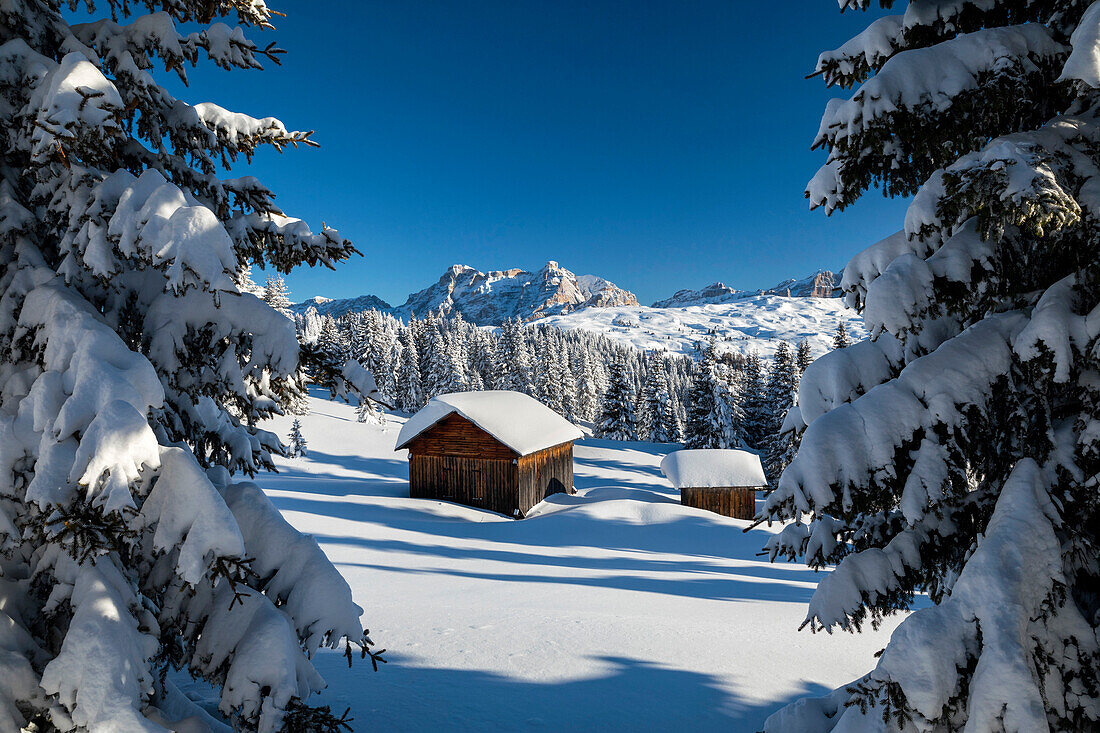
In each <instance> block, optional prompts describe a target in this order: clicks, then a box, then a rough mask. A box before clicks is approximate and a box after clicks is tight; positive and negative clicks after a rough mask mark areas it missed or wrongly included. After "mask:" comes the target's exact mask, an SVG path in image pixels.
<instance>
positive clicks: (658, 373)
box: [642, 353, 683, 443]
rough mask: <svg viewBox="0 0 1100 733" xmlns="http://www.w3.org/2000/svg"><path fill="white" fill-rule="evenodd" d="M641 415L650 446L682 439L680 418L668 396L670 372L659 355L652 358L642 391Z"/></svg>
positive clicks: (646, 438) (645, 436)
mask: <svg viewBox="0 0 1100 733" xmlns="http://www.w3.org/2000/svg"><path fill="white" fill-rule="evenodd" d="M642 414H643V420H642V422H643V424H644V428H645V429H644V433H643V436H644V438H645V440H648V441H649V442H651V443H676V442H678V441H679V440H680V438H681V437H683V426H682V425H681V424H680V416H679V415H677V414H676V407H675V405H674V404H673V403H672V395H671V394H669V387H668V371H667V366H666V364H665V359H664V357H663V356H661V355H660V354H656V353H655V354H653V355H652V356H651V357H650V364H649V370H648V373H647V374H646V381H645V385H644V386H643V388H642Z"/></svg>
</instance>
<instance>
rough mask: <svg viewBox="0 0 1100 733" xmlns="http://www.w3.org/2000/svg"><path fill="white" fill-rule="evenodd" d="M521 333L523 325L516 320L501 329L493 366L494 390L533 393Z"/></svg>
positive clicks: (525, 343) (525, 349) (507, 322)
mask: <svg viewBox="0 0 1100 733" xmlns="http://www.w3.org/2000/svg"><path fill="white" fill-rule="evenodd" d="M523 331H524V327H523V323H522V322H521V321H520V320H519V319H518V318H514V319H511V320H509V321H506V322H505V323H504V326H503V327H502V328H501V333H500V339H499V341H498V342H497V354H496V364H495V365H494V366H495V381H494V387H495V389H510V390H513V391H516V392H523V393H524V394H531V393H532V392H534V387H533V385H532V384H531V376H530V357H529V356H528V352H527V342H526V340H525V338H524V334H523Z"/></svg>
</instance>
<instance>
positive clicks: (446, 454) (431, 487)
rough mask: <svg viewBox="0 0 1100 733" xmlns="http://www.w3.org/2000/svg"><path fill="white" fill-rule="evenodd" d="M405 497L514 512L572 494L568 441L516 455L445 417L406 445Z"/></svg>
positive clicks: (472, 428) (458, 418) (478, 430)
mask: <svg viewBox="0 0 1100 733" xmlns="http://www.w3.org/2000/svg"><path fill="white" fill-rule="evenodd" d="M408 448H409V496H411V497H412V498H414V499H442V500H444V501H453V502H457V503H459V504H467V505H469V506H476V507H480V508H482V509H488V510H490V511H494V512H500V513H501V514H507V515H508V516H514V515H515V512H516V510H517V509H518V510H519V512H520V514H521V515H522V514H526V513H527V512H528V510H530V509H531V507H533V506H534V505H535V504H538V503H539V502H540V501H542V500H543V499H544V498H546V497H547V496H549V495H550V494H554V493H560V492H567V493H570V494H572V493H573V444H572V443H563V444H561V445H558V446H554V447H552V448H548V449H546V450H544V451H540V452H538V453H532V454H531V455H529V456H522V457H520V456H519V455H517V454H516V452H515V451H513V450H512V449H511V448H509V447H508V446H506V445H504V444H503V443H501V442H500V441H498V440H497V439H496V438H494V437H493V436H492V435H490V434H489V433H487V432H485V431H484V430H482V429H481V428H479V427H478V426H476V425H474V424H473V423H472V422H470V421H469V420H467V419H466V418H464V417H462V416H461V415H448V416H447V417H445V418H443V419H442V420H440V421H439V422H438V423H436V424H435V425H434V426H432V427H431V428H429V429H428V430H426V431H425V432H424V433H422V434H421V435H420V436H418V437H417V438H416V439H415V440H413V441H412V442H411V443H409V446H408Z"/></svg>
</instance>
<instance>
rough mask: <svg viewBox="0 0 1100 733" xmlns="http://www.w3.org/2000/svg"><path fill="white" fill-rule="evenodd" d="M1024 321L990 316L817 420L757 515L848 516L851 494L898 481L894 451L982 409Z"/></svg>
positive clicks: (1005, 367) (1018, 317)
mask: <svg viewBox="0 0 1100 733" xmlns="http://www.w3.org/2000/svg"><path fill="white" fill-rule="evenodd" d="M1026 320H1027V319H1026V317H1025V316H1024V315H1023V314H1021V313H1004V314H1000V315H996V316H991V317H990V318H987V319H986V320H984V321H982V322H980V323H978V324H976V325H974V326H972V327H970V328H969V329H967V330H966V331H964V332H963V333H962V334H960V335H959V336H958V337H956V338H954V339H952V340H951V341H949V342H947V343H945V344H944V345H943V346H941V347H940V348H939V349H937V350H936V351H934V352H932V353H931V354H928V355H927V356H924V357H921V358H919V359H916V360H915V361H913V362H912V363H910V364H909V365H908V366H906V367H905V369H903V370H902V371H901V373H900V375H899V376H898V377H897V379H894V380H891V381H889V382H886V383H885V384H881V385H879V386H877V387H874V388H873V389H871V390H870V391H868V392H867V393H866V394H864V395H862V396H861V397H859V398H857V399H856V400H855V401H853V402H851V403H845V404H841V405H840V406H839V407H837V408H836V409H833V410H831V411H829V412H827V413H825V414H823V415H821V416H819V417H817V418H816V419H815V420H813V422H811V423H810V424H809V426H808V427H807V428H806V432H805V434H804V435H803V438H802V444H801V447H800V449H799V452H798V455H797V456H796V457H795V459H794V461H793V462H792V463H791V464H790V466H789V467H788V468H787V470H786V471H785V472H784V473H783V476H782V478H781V479H780V481H779V487H778V489H777V490H776V491H774V492H773V493H772V494H771V495H769V496H768V498H767V500H766V501H765V505H764V509H763V511H762V515H765V516H766V515H769V514H772V513H773V512H776V511H777V510H779V509H780V508H781V507H783V506H786V507H787V508H788V510H787V511H784V512H782V513H783V514H784V515H796V514H797V513H799V512H802V513H805V512H812V511H817V512H821V511H830V508H834V509H839V508H841V507H844V508H845V509H847V508H849V507H850V502H851V498H852V495H853V492H855V491H866V490H868V489H869V488H870V482H881V481H884V480H896V479H898V476H897V475H895V473H894V471H895V467H894V463H895V459H896V451H897V450H898V447H899V446H903V445H905V444H907V443H910V442H912V441H913V440H914V439H918V440H919V438H920V437H921V436H922V435H925V434H931V433H933V430H934V429H935V430H947V431H949V432H950V431H952V430H955V429H957V428H958V427H959V426H960V422H961V413H962V411H963V410H964V409H966V408H967V407H976V408H978V409H979V410H981V409H984V407H985V404H984V400H985V399H988V397H989V394H990V388H991V386H992V384H993V382H994V381H995V380H996V379H997V378H998V377H999V376H1000V375H1002V374H1004V373H1006V372H1007V371H1008V369H1009V365H1010V362H1011V358H1012V353H1011V345H1010V344H1011V339H1012V338H1013V337H1014V336H1015V335H1016V334H1017V333H1019V331H1020V330H1021V329H1022V328H1023V327H1024V325H1025V324H1026ZM884 498H887V499H888V497H884Z"/></svg>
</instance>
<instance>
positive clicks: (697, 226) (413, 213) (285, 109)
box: [178, 0, 905, 304]
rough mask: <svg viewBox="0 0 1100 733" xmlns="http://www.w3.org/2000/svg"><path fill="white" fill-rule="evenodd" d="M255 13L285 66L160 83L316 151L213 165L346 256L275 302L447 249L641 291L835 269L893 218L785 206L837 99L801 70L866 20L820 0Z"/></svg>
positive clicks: (426, 5)
mask: <svg viewBox="0 0 1100 733" xmlns="http://www.w3.org/2000/svg"><path fill="white" fill-rule="evenodd" d="M270 4H271V5H272V7H275V8H277V9H279V10H282V11H285V12H286V13H287V17H286V18H283V19H280V20H279V21H278V22H277V26H278V27H277V30H276V31H267V32H262V33H255V32H254V33H253V36H254V38H255V40H257V41H259V42H261V43H262V44H266V43H267V42H268V41H269V40H276V41H278V43H279V44H280V45H281V46H282V47H283V48H285V49H287V51H288V53H287V54H286V56H285V57H284V62H283V66H282V67H276V66H273V65H270V64H269V65H268V66H269V69H268V70H266V71H264V72H233V73H227V72H223V71H220V70H218V69H209V68H201V67H203V66H204V65H203V64H201V63H200V69H197V70H193V71H192V72H191V88H190V89H188V90H178V91H180V92H181V94H180V95H181V96H182V97H183V98H184V99H186V100H187V101H190V102H197V101H207V100H209V101H214V102H217V103H219V104H221V105H222V106H225V107H228V108H230V109H233V110H234V111H238V112H245V113H248V114H252V115H254V116H266V115H274V116H276V117H279V118H280V119H282V120H283V122H284V123H286V124H287V126H288V127H294V128H297V129H316V131H317V132H316V139H317V140H318V141H320V142H321V143H322V147H321V148H320V149H319V150H309V149H306V150H297V151H295V150H290V151H288V152H287V153H284V154H283V155H281V156H279V155H276V154H265V155H263V156H260V157H258V158H257V159H256V161H255V162H254V164H253V165H252V166H251V167H246V166H244V165H241V166H237V167H234V169H233V173H232V175H243V174H244V173H246V172H247V173H252V174H255V175H258V176H259V177H260V178H261V179H262V180H263V181H264V182H265V183H266V184H267V185H268V186H269V187H270V188H272V189H273V190H274V191H275V192H276V193H277V194H278V199H277V201H278V203H279V205H280V206H282V207H283V209H284V210H285V211H286V212H287V213H288V214H290V215H293V216H298V217H301V218H303V219H306V220H307V221H308V222H310V224H311V225H314V226H319V225H320V222H321V220H322V219H323V220H324V221H326V222H327V223H328V224H329V225H331V226H335V227H337V228H338V229H339V230H340V231H341V233H343V234H344V235H345V236H347V237H349V238H350V239H352V240H353V241H354V242H355V244H356V246H357V247H358V248H359V249H360V250H361V251H362V252H363V254H364V256H363V257H362V258H355V259H353V260H352V261H351V262H348V263H346V264H344V265H343V266H342V267H340V268H339V269H338V270H337V271H336V272H331V271H328V270H326V269H323V268H322V269H320V270H313V271H310V270H300V271H297V272H295V273H294V274H292V275H291V277H290V278H289V279H288V280H289V284H290V287H291V290H292V295H293V297H294V298H295V299H296V300H300V299H303V298H306V297H309V296H312V295H321V294H323V295H327V296H330V297H346V296H352V295H358V294H362V293H374V294H376V295H379V296H380V297H382V298H385V299H386V300H388V301H390V302H391V303H394V304H398V303H402V302H404V299H405V297H406V296H407V295H408V293H409V292H411V291H413V290H418V289H420V288H422V287H425V286H427V285H428V284H430V283H431V282H434V281H435V280H436V279H437V278H438V277H439V275H440V274H441V273H442V271H443V270H444V269H445V268H446V267H448V266H449V265H451V264H453V263H456V262H458V263H464V264H469V265H472V266H474V267H477V268H479V269H482V270H486V269H504V268H508V267H523V268H528V269H533V268H537V267H539V266H540V265H541V264H543V263H544V262H545V261H546V260H548V259H555V260H558V261H559V262H561V263H562V264H563V265H564V266H566V267H568V268H569V269H571V270H573V271H574V272H577V273H578V274H584V273H592V274H598V275H601V276H603V277H606V278H608V279H610V280H612V281H614V282H616V283H617V284H619V285H621V286H622V287H625V288H628V289H630V290H633V291H634V292H636V293H637V294H638V297H639V299H640V300H641V301H642V302H643V303H649V302H652V301H653V300H655V299H657V298H661V297H665V296H667V295H670V294H671V293H672V292H674V291H675V290H678V289H680V288H685V287H692V288H697V287H701V286H703V285H706V284H708V283H711V282H713V281H715V280H721V281H722V282H725V283H726V284H728V285H731V286H734V287H741V288H755V287H763V286H767V285H771V284H773V283H774V282H775V281H778V280H781V279H783V278H785V277H792V276H801V275H804V274H807V273H809V272H811V271H812V270H814V269H816V268H818V267H829V268H834V267H837V266H839V265H841V264H843V263H844V262H846V261H847V258H848V257H849V256H850V255H851V254H853V253H854V252H855V251H857V250H858V249H860V248H862V247H864V246H866V245H868V244H870V243H872V242H874V241H875V240H877V239H879V238H881V237H883V236H886V235H888V234H889V233H891V232H893V231H895V230H897V229H898V228H900V226H901V217H902V215H903V213H904V207H905V202H903V201H900V200H895V201H885V200H883V199H882V198H881V197H879V196H878V195H877V194H876V195H868V196H867V197H866V198H865V200H864V201H863V202H861V204H860V205H858V206H856V207H855V208H854V209H851V210H849V211H846V212H843V213H840V214H835V215H834V216H832V217H831V218H826V217H825V216H824V214H823V213H822V212H820V211H816V212H810V211H808V209H807V205H806V201H805V199H804V198H803V197H802V191H803V188H804V185H805V182H806V181H807V180H809V178H810V176H811V175H812V174H813V173H814V171H815V170H816V169H817V167H818V166H819V165H820V163H821V162H822V160H823V157H824V154H823V153H822V152H821V151H816V152H815V151H810V150H809V146H810V143H811V141H812V139H813V136H814V133H815V132H816V130H817V124H818V120H819V119H820V116H821V111H822V109H823V107H824V103H825V101H826V100H827V99H828V98H829V97H830V96H832V95H833V93H837V94H841V93H843V92H842V91H841V90H836V89H834V90H831V91H826V90H825V89H824V88H823V86H822V84H821V82H820V80H819V79H810V80H806V79H804V78H803V77H804V76H805V74H806V73H808V72H809V71H811V70H812V69H813V65H814V62H815V60H816V58H817V54H818V53H819V52H820V51H821V50H824V49H829V48H835V47H836V46H838V45H840V44H841V43H843V42H844V41H845V40H847V39H848V38H849V37H850V36H852V35H854V34H855V33H857V32H858V31H859V30H860V29H861V27H862V25H863V24H865V23H866V22H867V21H868V20H869V18H868V16H866V15H861V14H858V13H846V14H844V15H841V14H840V13H839V12H837V6H836V2H835V0H796V1H795V2H782V3H758V2H745V1H744V0H710V1H703V0H665V1H663V2H634V1H631V0H618V1H610V0H609V1H606V2H596V1H589V2H580V1H574V0H538V1H528V0H499V1H497V0H491V1H490V0H464V1H462V2H448V1H446V0H438V1H434V2H433V1H428V0H369V1H365V2H341V3H306V2H292V1H290V0H286V1H280V0H271V3H270ZM263 277H264V273H262V272H257V273H256V279H257V280H258V281H262V279H263Z"/></svg>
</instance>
